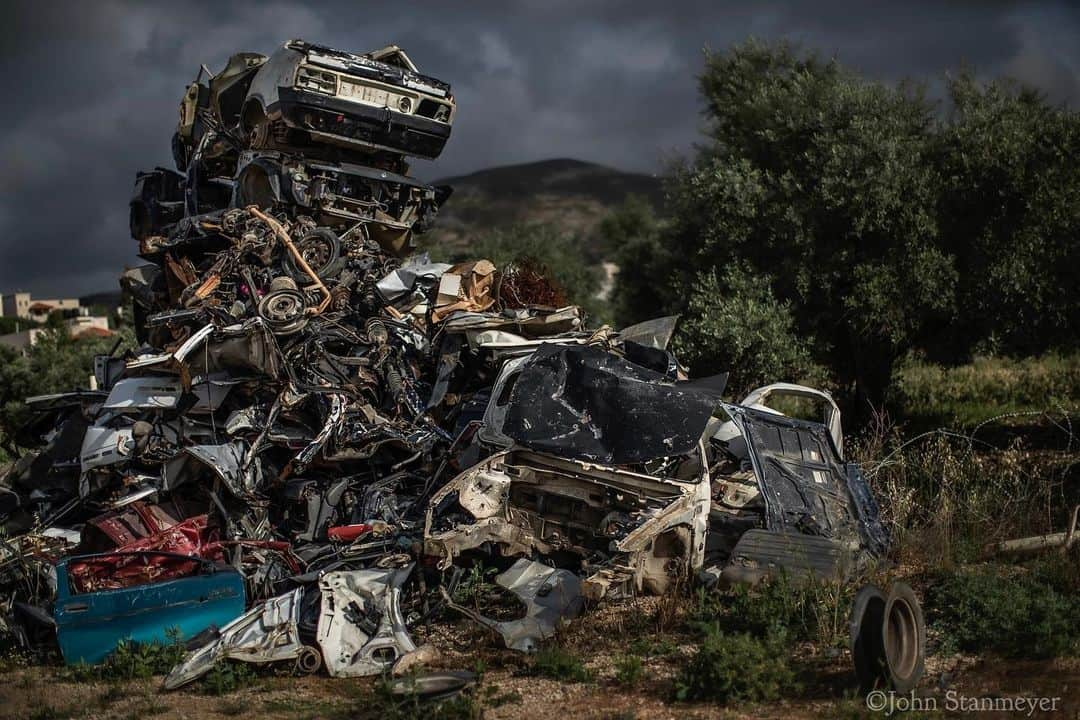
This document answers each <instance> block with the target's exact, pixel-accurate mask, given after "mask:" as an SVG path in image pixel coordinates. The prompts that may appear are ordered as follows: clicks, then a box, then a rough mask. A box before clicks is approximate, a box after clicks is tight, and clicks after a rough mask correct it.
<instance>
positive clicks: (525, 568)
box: [443, 558, 584, 653]
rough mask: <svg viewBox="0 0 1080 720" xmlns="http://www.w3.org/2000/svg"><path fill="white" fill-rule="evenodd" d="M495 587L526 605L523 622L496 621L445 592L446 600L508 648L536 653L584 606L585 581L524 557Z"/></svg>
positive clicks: (502, 575) (521, 620)
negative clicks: (458, 602)
mask: <svg viewBox="0 0 1080 720" xmlns="http://www.w3.org/2000/svg"><path fill="white" fill-rule="evenodd" d="M495 584H496V585H498V586H499V587H501V588H503V589H505V590H508V591H510V592H511V593H513V594H514V595H515V596H516V597H517V598H518V599H519V600H521V602H522V603H524V605H525V608H526V610H525V617H523V618H521V619H519V620H492V619H491V618H487V617H484V616H483V615H481V614H480V613H478V612H476V611H475V610H471V609H469V608H467V607H464V606H462V605H458V604H457V603H455V602H454V601H453V600H452V599H451V598H450V595H449V594H448V593H447V592H446V590H445V589H443V598H444V599H445V600H446V602H447V605H448V606H449V607H451V608H453V609H454V610H457V611H458V612H460V613H462V614H463V615H466V616H467V617H469V618H472V619H473V620H475V621H476V622H478V623H480V624H481V625H483V626H484V627H486V628H489V629H491V630H493V631H495V632H496V633H498V634H499V635H501V636H502V639H503V642H504V643H505V644H506V647H508V648H510V649H511V650H517V651H519V652H525V653H531V652H536V650H537V649H538V648H539V647H540V644H541V643H543V642H544V641H545V640H549V639H551V638H553V637H555V632H556V631H557V630H558V629H559V626H560V625H561V624H562V623H564V622H567V621H569V620H573V619H574V618H576V617H577V616H578V615H579V614H580V613H581V609H582V607H583V602H584V601H583V599H582V595H581V580H580V578H578V576H577V575H575V574H574V573H572V572H570V571H569V570H558V569H556V568H553V567H550V566H548V565H544V564H543V563H539V562H535V561H532V560H526V559H525V558H522V559H520V560H518V561H517V562H516V563H514V564H513V565H512V566H510V568H509V569H508V570H506V571H505V572H503V573H500V574H499V575H498V576H497V577H496V578H495Z"/></svg>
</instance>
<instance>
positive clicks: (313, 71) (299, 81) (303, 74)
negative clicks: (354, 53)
mask: <svg viewBox="0 0 1080 720" xmlns="http://www.w3.org/2000/svg"><path fill="white" fill-rule="evenodd" d="M337 86H338V78H337V75H336V74H334V73H332V72H328V71H326V70H320V69H319V68H316V67H312V66H311V65H301V66H300V67H299V68H298V69H297V71H296V87H298V88H301V89H303V90H310V91H311V92H317V93H322V94H324V95H335V94H337Z"/></svg>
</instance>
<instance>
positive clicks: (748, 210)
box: [615, 41, 1080, 402]
mask: <svg viewBox="0 0 1080 720" xmlns="http://www.w3.org/2000/svg"><path fill="white" fill-rule="evenodd" d="M700 87H701V92H702V96H703V98H704V100H705V106H706V111H705V112H706V118H707V130H706V142H705V143H703V145H702V147H701V148H700V149H699V152H698V154H697V156H696V157H694V158H692V159H690V160H687V161H685V162H683V163H682V164H681V165H679V166H677V167H676V168H675V170H674V172H673V176H672V178H671V180H670V182H669V186H668V206H667V216H668V217H669V220H668V221H666V222H664V223H659V224H657V223H656V222H654V221H647V222H646V221H643V222H641V223H639V226H640V228H641V230H640V231H639V232H634V231H633V230H625V229H624V231H623V234H624V236H626V237H628V238H629V240H628V241H627V243H626V244H625V245H624V246H623V247H622V248H621V250H620V254H619V264H620V267H621V268H622V269H621V271H620V274H619V282H618V285H617V287H616V289H615V297H616V298H617V299H618V305H617V307H618V309H619V311H620V312H621V314H622V316H621V317H620V320H622V321H626V322H630V321H637V320H640V319H643V318H644V317H646V316H655V315H657V314H660V313H682V314H684V325H683V335H682V341H681V342H682V344H683V346H684V347H686V348H688V349H691V353H692V355H693V356H694V358H693V366H692V369H693V370H694V371H695V372H699V371H700V370H703V369H705V366H706V365H709V364H711V363H714V362H715V361H716V359H720V358H723V359H725V360H728V361H731V362H738V363H742V362H752V361H753V360H758V359H760V358H761V355H760V353H749V354H748V353H746V352H745V351H744V350H743V349H742V347H743V345H744V344H745V343H744V342H743V341H740V340H738V339H737V338H736V337H735V335H736V334H738V333H740V332H743V331H744V330H745V328H740V327H738V321H739V318H738V316H737V313H733V312H732V309H733V308H737V307H739V306H740V303H742V305H744V306H746V307H758V308H767V307H770V306H773V307H774V308H775V310H776V314H777V317H776V318H775V320H774V321H773V322H772V324H771V327H772V328H773V329H774V330H775V331H776V332H775V333H773V335H774V336H772V337H771V339H770V342H779V343H781V346H782V347H783V348H784V349H783V350H779V351H778V353H779V355H780V359H782V360H783V361H782V362H778V363H774V364H772V365H767V366H766V369H767V370H768V371H769V372H776V371H777V369H778V368H781V370H780V372H779V376H777V375H774V376H772V377H769V378H768V379H771V380H780V379H795V377H794V376H795V374H796V371H797V370H798V369H799V368H800V367H803V366H804V363H803V362H802V360H798V361H797V359H798V358H800V357H801V355H802V350H796V348H797V347H798V344H797V343H794V344H793V343H792V342H790V341H788V340H780V339H779V338H789V337H790V338H794V337H796V336H798V337H801V338H804V339H805V341H806V343H807V350H808V353H809V356H810V357H811V359H812V360H814V361H816V362H818V363H822V364H825V365H827V366H828V367H829V368H830V369H831V370H832V372H833V373H834V375H835V377H836V379H837V381H838V382H839V383H840V384H841V385H842V386H844V387H852V386H853V387H854V389H855V390H857V391H858V392H859V394H860V395H861V396H862V397H863V398H865V399H869V400H871V401H873V402H880V400H881V399H882V397H883V395H884V391H885V388H886V386H887V385H888V382H889V378H890V374H891V371H892V368H893V365H894V363H895V361H896V360H897V359H898V358H899V357H901V356H902V355H904V354H905V353H906V352H908V351H910V350H911V349H913V348H923V349H928V350H930V351H931V352H934V353H936V354H937V355H938V356H945V355H948V356H949V357H948V359H950V360H963V359H966V358H967V356H968V355H969V354H970V353H971V352H973V351H976V350H985V349H991V350H994V351H997V352H1002V353H1027V352H1037V351H1043V350H1046V349H1049V348H1053V347H1056V346H1060V345H1061V344H1072V345H1075V344H1076V338H1077V332H1076V331H1077V330H1078V329H1080V317H1078V310H1077V307H1078V303H1077V293H1078V292H1080V290H1078V288H1080V283H1078V282H1077V280H1078V279H1080V278H1078V277H1077V273H1078V270H1077V266H1078V262H1077V261H1078V260H1080V257H1077V255H1078V253H1080V243H1078V242H1077V235H1078V230H1080V204H1078V200H1076V199H1075V198H1080V193H1078V192H1077V191H1078V190H1080V187H1077V183H1078V180H1080V174H1078V172H1077V170H1076V169H1075V163H1073V162H1071V161H1070V157H1075V154H1076V150H1077V149H1080V148H1078V147H1077V139H1076V138H1077V135H1076V134H1077V129H1078V127H1080V125H1078V122H1077V115H1076V114H1075V113H1070V112H1068V111H1066V110H1064V109H1061V108H1054V107H1051V106H1050V105H1049V104H1048V103H1047V102H1046V101H1045V100H1044V99H1043V98H1042V97H1040V96H1039V95H1038V94H1037V93H1035V92H1033V91H1031V90H1027V89H1023V88H1017V87H1014V86H1011V85H1008V84H1006V83H992V84H990V85H987V86H981V85H979V84H978V83H976V82H975V81H974V80H973V79H971V77H970V76H966V75H964V76H961V77H959V78H957V79H955V80H953V81H951V82H950V83H949V86H948V87H949V94H950V98H951V108H952V110H951V112H948V113H943V112H942V111H941V108H940V107H939V106H937V105H936V104H935V103H932V102H930V101H929V100H928V99H927V98H926V96H925V93H924V91H923V89H922V88H921V87H920V86H917V85H912V84H908V83H902V84H900V85H898V86H889V85H884V84H881V83H875V82H870V81H867V80H865V79H863V78H861V77H859V76H858V75H856V74H855V73H853V72H850V71H848V70H846V69H844V68H843V67H842V66H840V65H839V64H838V63H837V62H836V61H835V60H822V59H821V58H819V57H817V56H816V55H814V54H805V53H799V52H797V51H796V50H794V49H793V48H792V47H790V46H789V45H786V44H780V45H775V46H769V45H763V44H760V43H757V42H754V41H751V42H748V43H746V44H743V45H739V46H736V47H734V48H732V49H730V50H729V51H727V52H723V53H718V54H713V55H709V56H708V57H707V59H706V64H705V69H704V72H703V74H702V76H701V79H700ZM627 268H629V269H627ZM734 273H738V274H739V275H741V276H742V279H741V280H739V281H735V280H734ZM759 315H760V317H761V319H762V321H764V319H765V317H764V313H761V314H759ZM759 337H765V335H760V336H759ZM709 369H714V368H709ZM730 369H732V370H735V371H737V372H738V373H740V374H742V375H743V376H745V377H747V378H749V377H752V376H753V374H754V372H755V370H754V369H753V368H749V367H745V368H730Z"/></svg>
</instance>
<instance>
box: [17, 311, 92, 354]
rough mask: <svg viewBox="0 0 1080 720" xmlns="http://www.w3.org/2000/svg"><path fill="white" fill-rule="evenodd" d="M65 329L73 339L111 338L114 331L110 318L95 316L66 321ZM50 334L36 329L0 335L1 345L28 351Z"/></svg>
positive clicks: (45, 330)
mask: <svg viewBox="0 0 1080 720" xmlns="http://www.w3.org/2000/svg"><path fill="white" fill-rule="evenodd" d="M64 327H66V328H67V331H68V333H70V334H71V337H73V338H78V339H82V338H99V337H111V336H112V335H113V331H112V330H110V329H109V318H107V317H101V316H93V315H76V316H75V317H71V318H68V319H66V320H64ZM43 332H48V330H47V329H46V328H40V327H34V328H30V329H28V330H23V331H22V332H15V333H8V334H7V335H0V345H7V346H8V347H12V348H15V349H16V350H26V349H27V348H29V347H30V346H32V345H33V344H34V343H36V342H37V340H38V338H39V337H40V336H41V333H43Z"/></svg>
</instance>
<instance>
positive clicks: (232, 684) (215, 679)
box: [201, 660, 256, 695]
mask: <svg viewBox="0 0 1080 720" xmlns="http://www.w3.org/2000/svg"><path fill="white" fill-rule="evenodd" d="M255 678H256V675H255V671H254V670H253V669H252V668H251V666H250V665H249V664H247V663H244V662H235V661H232V660H226V661H225V662H219V663H217V664H216V665H214V667H213V668H211V670H210V672H208V673H207V674H206V676H205V677H204V678H203V681H202V686H201V687H202V690H203V692H205V693H206V694H207V695H226V694H228V693H231V692H233V691H234V690H239V689H240V688H243V687H247V686H248V685H251V684H252V683H253V682H254V681H255Z"/></svg>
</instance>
